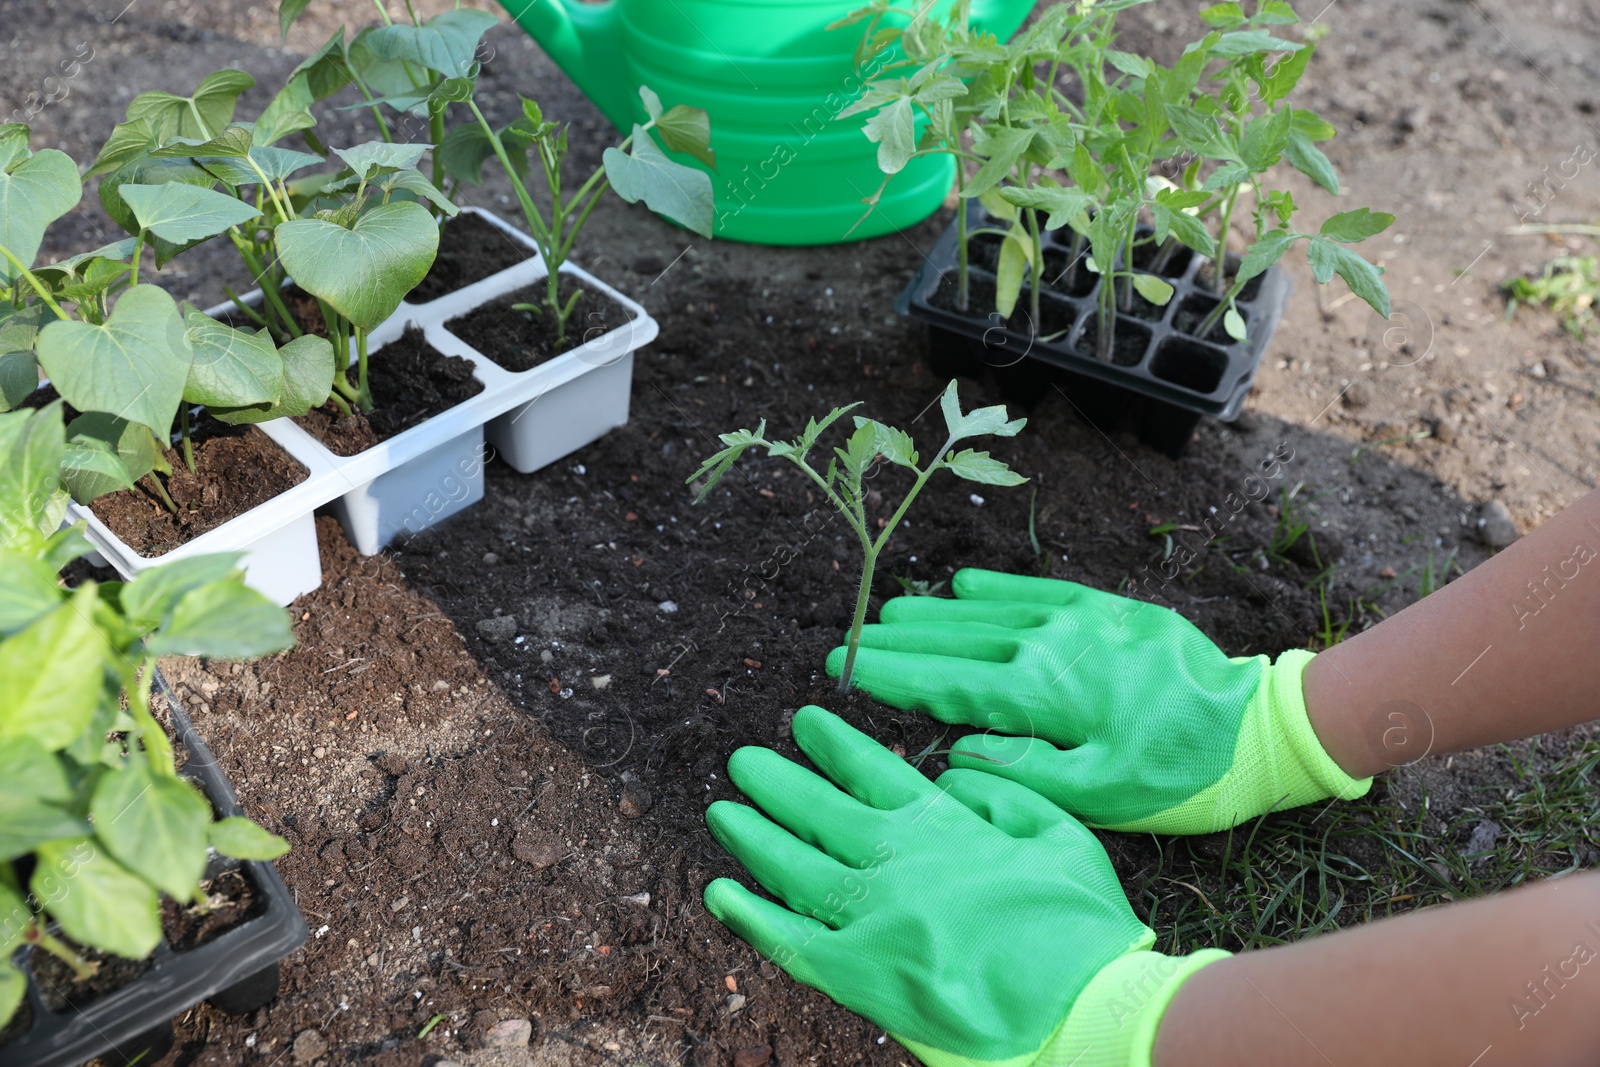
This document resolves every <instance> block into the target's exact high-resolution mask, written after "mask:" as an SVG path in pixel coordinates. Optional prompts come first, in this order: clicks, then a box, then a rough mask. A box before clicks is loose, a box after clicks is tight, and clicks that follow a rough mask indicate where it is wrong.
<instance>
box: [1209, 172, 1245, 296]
mask: <svg viewBox="0 0 1600 1067" xmlns="http://www.w3.org/2000/svg"><path fill="white" fill-rule="evenodd" d="M1238 201H1239V186H1237V185H1235V186H1234V187H1233V188H1232V189H1231V190H1229V192H1228V201H1227V204H1226V205H1225V206H1224V207H1223V209H1222V225H1221V227H1220V228H1219V229H1218V231H1217V256H1216V258H1215V259H1213V260H1212V261H1211V273H1212V274H1213V275H1214V276H1215V277H1213V278H1212V287H1213V288H1214V289H1215V290H1216V294H1217V295H1218V296H1221V295H1222V294H1223V293H1225V292H1226V291H1227V288H1228V230H1229V228H1230V227H1231V226H1232V225H1233V205H1234V204H1236V203H1238Z"/></svg>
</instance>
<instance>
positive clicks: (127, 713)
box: [0, 401, 293, 1026]
mask: <svg viewBox="0 0 1600 1067" xmlns="http://www.w3.org/2000/svg"><path fill="white" fill-rule="evenodd" d="M72 448H73V445H71V444H70V443H69V442H68V440H67V438H66V433H65V430H64V429H63V426H62V414H61V411H60V401H56V402H54V403H53V404H51V405H49V406H47V407H45V408H43V409H41V410H38V411H14V412H10V413H7V414H3V415H0V574H3V575H4V576H5V578H4V589H3V592H4V595H3V596H0V1026H4V1024H5V1022H6V1021H7V1020H8V1019H9V1018H10V1017H11V1016H12V1014H13V1013H14V1012H15V1011H16V1009H17V1007H18V1005H19V1004H20V1003H21V1001H22V998H23V993H24V988H25V979H24V977H23V974H22V972H21V971H19V970H18V969H17V968H16V967H15V966H14V964H13V963H12V962H11V957H12V954H13V951H14V950H15V949H17V948H18V947H19V946H23V945H28V946H32V947H33V948H34V949H35V950H37V951H42V952H47V953H50V954H52V955H55V956H57V957H59V958H60V959H62V960H63V961H64V962H66V963H67V965H68V966H70V967H71V968H72V969H73V971H74V972H75V973H76V974H77V975H78V976H79V977H87V976H88V975H90V974H92V973H93V971H94V967H95V965H94V964H93V963H91V962H89V961H86V960H85V959H84V958H82V956H80V955H79V951H78V948H75V947H74V945H73V944H71V943H69V942H68V940H66V939H70V941H71V942H73V943H75V944H76V945H77V946H79V947H81V948H91V949H97V950H100V951H102V952H107V953H111V954H114V955H118V956H125V957H129V958H134V959H138V958H142V957H144V956H147V955H149V954H150V953H151V952H152V951H153V950H154V949H155V947H156V944H157V942H158V941H159V940H160V938H161V916H160V897H161V896H162V895H166V896H168V897H170V898H172V899H173V900H176V901H179V902H184V903H193V904H195V905H197V906H201V907H204V906H205V903H206V894H205V892H204V890H203V888H202V885H201V877H202V875H203V874H204V871H205V866H206V863H207V859H208V856H209V854H210V852H211V851H212V850H215V851H216V852H219V853H221V854H223V855H227V856H234V857H237V858H241V859H273V858H276V857H277V856H279V855H282V854H283V853H284V852H285V851H287V849H288V844H287V843H286V842H285V841H284V840H283V839H282V838H279V837H277V836H275V835H273V834H270V833H268V832H266V831H265V830H263V829H262V828H261V827H259V826H257V825H256V824H255V823H253V822H251V821H249V820H248V819H243V818H237V817H233V818H225V819H220V820H219V819H217V818H215V813H214V811H213V809H212V807H211V805H210V803H209V802H208V801H207V800H206V798H205V797H204V796H203V795H202V794H201V793H200V792H199V790H197V789H196V788H195V787H194V786H193V785H192V784H190V783H189V781H188V780H186V779H185V778H183V777H181V776H179V774H178V773H177V770H176V764H175V761H174V755H173V749H172V743H171V741H170V740H169V739H168V737H167V734H166V731H165V730H164V729H163V728H162V726H161V724H160V723H159V722H158V721H157V719H156V717H155V716H154V714H152V712H151V708H150V693H151V682H152V678H153V677H154V668H155V661H156V658H157V657H158V656H165V655H191V656H193V655H199V656H211V657H216V658H220V659H244V658H251V657H255V656H260V655H265V654H267V653H271V652H275V651H278V650H280V649H284V648H287V647H288V646H289V645H290V644H292V643H293V638H292V635H291V632H290V629H289V621H288V617H287V616H286V615H285V613H284V612H283V610H282V609H281V608H278V607H276V606H275V605H273V604H272V603H270V602H269V601H268V600H267V599H266V598H265V597H263V596H261V594H259V593H257V592H255V591H254V590H252V589H250V588H249V587H248V586H246V585H244V583H243V577H242V572H240V571H239V569H238V556H237V555H224V556H197V557H191V558H189V559H185V560H182V561H178V562H174V563H169V564H166V565H163V566H159V567H153V568H151V569H149V570H146V571H143V572H141V573H140V574H139V576H138V577H136V578H134V579H133V580H132V581H129V582H126V583H124V582H106V583H95V582H85V583H84V584H82V585H80V586H78V587H77V588H75V589H73V588H67V587H65V586H63V585H62V584H61V582H60V581H59V579H58V576H57V572H58V570H59V569H60V568H61V567H63V566H64V565H65V564H67V563H68V562H70V561H71V560H73V559H75V558H77V557H79V556H82V555H84V554H85V553H87V552H89V551H90V546H89V543H88V541H87V540H86V539H85V538H84V537H83V533H82V524H81V523H80V524H78V525H77V526H73V527H69V528H66V529H57V527H58V526H59V525H60V519H61V514H62V510H63V509H64V507H65V502H66V499H67V489H66V487H65V486H64V485H62V483H61V481H60V477H59V474H58V471H59V470H60V469H61V468H62V464H63V463H64V462H65V461H66V460H67V459H68V457H69V455H70V452H71V450H72ZM28 869H31V874H29V875H28V876H27V880H26V881H24V875H23V872H24V871H25V870H28ZM52 923H53V924H55V925H56V926H57V927H58V928H59V930H60V933H61V934H63V935H65V939H63V937H61V936H58V935H57V934H56V933H54V932H52V928H51V924H52Z"/></svg>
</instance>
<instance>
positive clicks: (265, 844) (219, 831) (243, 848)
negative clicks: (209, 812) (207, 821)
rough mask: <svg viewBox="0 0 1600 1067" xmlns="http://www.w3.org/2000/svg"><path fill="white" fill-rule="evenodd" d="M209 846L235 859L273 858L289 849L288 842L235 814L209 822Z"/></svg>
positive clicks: (263, 859) (264, 859)
mask: <svg viewBox="0 0 1600 1067" xmlns="http://www.w3.org/2000/svg"><path fill="white" fill-rule="evenodd" d="M211 847H212V848H214V849H216V850H217V851H218V852H220V853H222V854H223V855H224V856H232V857H233V858H234V859H236V860H262V861H266V860H275V859H277V858H278V857H279V856H282V855H283V854H284V853H286V852H288V851H289V842H287V841H285V840H284V839H283V838H281V837H279V836H278V835H277V834H273V833H268V832H267V831H266V830H263V829H262V828H261V827H259V826H257V825H256V824H255V823H253V822H251V821H250V820H249V819H243V818H240V817H239V816H237V815H235V816H232V817H231V818H227V819H218V820H217V821H216V822H214V823H212V824H211Z"/></svg>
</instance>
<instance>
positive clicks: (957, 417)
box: [939, 379, 1028, 441]
mask: <svg viewBox="0 0 1600 1067" xmlns="http://www.w3.org/2000/svg"><path fill="white" fill-rule="evenodd" d="M939 409H940V411H941V413H943V415H944V424H945V426H946V427H948V428H949V431H950V436H951V438H953V439H954V440H957V441H959V440H962V439H963V438H967V437H977V436H979V435H980V434H993V435H994V436H995V437H1015V436H1016V435H1017V434H1018V433H1019V432H1021V430H1022V428H1023V427H1024V426H1026V425H1027V424H1028V420H1027V419H1012V420H1010V421H1007V419H1006V409H1005V406H1004V405H1002V404H996V405H994V406H993V407H987V408H974V409H973V410H972V411H969V412H967V413H966V414H965V415H963V414H962V413H961V401H960V398H959V397H957V395H956V383H955V380H954V379H951V382H950V384H949V385H947V386H946V387H945V390H944V394H943V395H942V396H940V397H939Z"/></svg>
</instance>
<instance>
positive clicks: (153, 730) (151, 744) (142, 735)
mask: <svg viewBox="0 0 1600 1067" xmlns="http://www.w3.org/2000/svg"><path fill="white" fill-rule="evenodd" d="M133 669H134V671H136V672H137V674H138V678H137V679H136V680H135V679H131V678H130V679H127V684H126V686H125V688H126V689H127V691H128V711H129V712H130V713H132V715H133V721H134V722H135V723H137V724H138V726H139V739H140V740H141V741H142V742H144V754H145V758H146V759H148V760H149V761H150V770H151V771H153V772H154V773H155V774H157V775H159V776H164V777H167V778H171V777H173V776H174V775H176V774H177V773H178V771H177V765H176V764H175V763H173V760H172V743H171V742H170V741H168V740H167V732H166V731H165V730H163V729H162V728H161V724H160V723H158V722H156V718H155V716H154V715H152V714H150V686H151V683H152V682H153V681H154V680H155V674H156V672H155V661H154V660H152V659H150V658H149V657H146V658H144V659H142V660H140V661H139V663H138V664H136V665H135V666H134V668H133Z"/></svg>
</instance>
